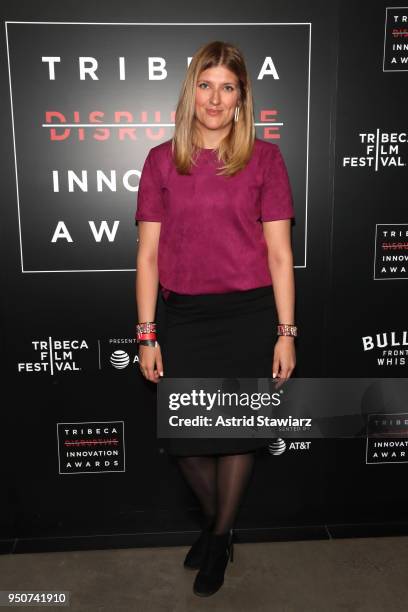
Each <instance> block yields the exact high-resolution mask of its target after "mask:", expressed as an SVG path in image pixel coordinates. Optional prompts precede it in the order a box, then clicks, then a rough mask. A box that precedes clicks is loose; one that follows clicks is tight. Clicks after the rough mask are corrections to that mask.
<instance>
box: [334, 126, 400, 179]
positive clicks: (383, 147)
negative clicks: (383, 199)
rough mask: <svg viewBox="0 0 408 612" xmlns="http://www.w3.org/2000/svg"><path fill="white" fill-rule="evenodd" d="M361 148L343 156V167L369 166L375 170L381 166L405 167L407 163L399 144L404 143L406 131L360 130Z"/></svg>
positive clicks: (380, 168)
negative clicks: (356, 151) (352, 153)
mask: <svg viewBox="0 0 408 612" xmlns="http://www.w3.org/2000/svg"><path fill="white" fill-rule="evenodd" d="M358 139H359V143H360V145H361V147H362V149H361V150H360V151H359V152H358V153H357V154H355V155H347V156H344V157H343V168H367V167H368V168H371V170H374V171H375V172H378V170H382V169H383V168H405V166H406V165H407V164H406V162H405V161H404V159H403V158H402V157H401V155H400V145H401V143H402V144H406V142H407V133H406V132H401V133H395V132H381V131H380V129H379V128H377V130H376V131H375V132H360V133H359V134H358Z"/></svg>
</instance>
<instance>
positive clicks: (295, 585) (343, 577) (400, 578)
mask: <svg viewBox="0 0 408 612" xmlns="http://www.w3.org/2000/svg"><path fill="white" fill-rule="evenodd" d="M187 550H188V546H172V547H155V548H125V549H113V550H88V551H72V552H52V553H34V554H23V553H22V554H4V555H1V556H0V577H1V578H0V581H1V584H0V589H1V590H16V589H18V590H19V591H25V590H34V589H35V590H47V589H49V590H53V591H56V590H58V589H61V590H65V591H70V592H71V605H70V607H69V608H67V607H65V608H63V607H52V608H51V607H49V608H45V607H41V608H39V607H36V608H35V609H37V610H38V609H41V610H42V609H44V610H45V609H48V610H63V609H66V610H71V611H75V612H76V611H81V612H94V611H95V612H96V611H100V612H102V611H103V612H105V611H107V612H122V611H123V612H125V611H126V612H128V611H137V612H138V611H139V610H140V611H143V612H162V611H168V612H170V611H171V612H184V611H188V612H191V611H192V610H198V611H200V610H217V611H220V612H228V611H229V610H231V612H240V611H245V612H250V611H251V612H253V611H262V612H265V611H266V610H267V611H268V612H273V611H277V612H292V611H293V612H294V611H296V612H309V611H310V612H320V611H321V612H334V611H336V610H339V611H342V612H345V611H350V612H351V611H352V612H359V611H367V612H377V611H381V612H383V611H384V612H385V611H387V612H388V611H390V610H391V611H392V612H399V611H404V612H405V611H406V610H407V609H408V580H407V567H408V537H407V536H398V537H368V538H339V539H327V540H307V541H306V540H304V541H285V542H268V543H256V544H253V543H251V544H246V543H245V544H244V543H236V544H235V549H234V552H235V557H234V561H233V563H230V564H229V566H228V567H227V571H226V575H225V582H224V586H223V587H222V588H221V590H220V591H218V592H217V593H216V594H215V595H213V596H212V597H209V598H200V597H197V596H195V595H194V594H193V592H192V583H193V580H194V576H195V574H196V572H195V571H192V570H186V569H184V567H183V566H182V561H183V559H184V555H185V553H186V552H187ZM19 609H27V610H28V609H33V608H28V607H26V606H25V607H24V608H21V607H20V608H19Z"/></svg>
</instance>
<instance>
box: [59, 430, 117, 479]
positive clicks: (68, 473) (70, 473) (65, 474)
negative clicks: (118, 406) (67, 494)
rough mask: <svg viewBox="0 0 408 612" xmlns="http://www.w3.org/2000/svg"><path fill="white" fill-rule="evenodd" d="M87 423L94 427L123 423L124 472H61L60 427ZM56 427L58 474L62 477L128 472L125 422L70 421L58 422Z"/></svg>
mask: <svg viewBox="0 0 408 612" xmlns="http://www.w3.org/2000/svg"><path fill="white" fill-rule="evenodd" d="M87 423H93V424H94V425H95V423H122V424H123V429H122V441H123V470H104V471H102V472H61V470H60V467H61V456H60V443H59V436H58V425H78V424H82V425H86V424H87ZM56 425H57V450H58V474H61V476H72V475H75V474H112V473H118V474H121V473H122V472H126V455H125V446H126V445H125V421H121V420H117V421H69V422H65V421H60V422H57V424H56Z"/></svg>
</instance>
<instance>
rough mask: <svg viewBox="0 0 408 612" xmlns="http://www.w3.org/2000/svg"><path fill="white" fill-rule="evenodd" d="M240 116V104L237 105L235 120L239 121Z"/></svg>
mask: <svg viewBox="0 0 408 612" xmlns="http://www.w3.org/2000/svg"><path fill="white" fill-rule="evenodd" d="M238 117H239V106H236V107H235V115H234V121H238Z"/></svg>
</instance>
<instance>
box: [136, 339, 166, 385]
mask: <svg viewBox="0 0 408 612" xmlns="http://www.w3.org/2000/svg"><path fill="white" fill-rule="evenodd" d="M139 365H140V371H141V373H142V374H143V376H144V377H145V378H147V380H150V381H151V382H155V383H157V382H159V380H160V378H161V377H162V376H163V360H162V354H161V349H160V344H159V343H157V346H146V345H144V344H139Z"/></svg>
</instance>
